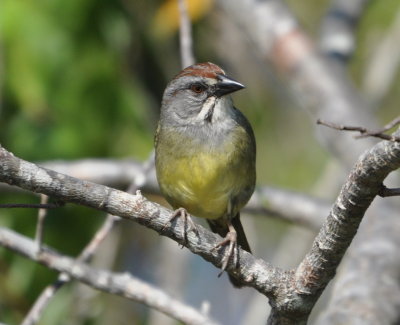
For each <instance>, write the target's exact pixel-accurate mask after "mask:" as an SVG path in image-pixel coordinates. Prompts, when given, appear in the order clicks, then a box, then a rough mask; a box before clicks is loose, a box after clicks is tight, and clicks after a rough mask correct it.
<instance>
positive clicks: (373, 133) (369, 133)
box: [317, 116, 400, 142]
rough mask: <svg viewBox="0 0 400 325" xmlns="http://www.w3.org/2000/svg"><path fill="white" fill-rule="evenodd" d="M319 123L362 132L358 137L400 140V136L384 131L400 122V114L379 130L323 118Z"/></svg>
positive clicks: (334, 127) (336, 128)
mask: <svg viewBox="0 0 400 325" xmlns="http://www.w3.org/2000/svg"><path fill="white" fill-rule="evenodd" d="M317 124H320V125H324V126H327V127H330V128H332V129H335V130H340V131H355V132H360V135H358V136H356V138H365V137H375V138H379V139H383V140H388V141H393V142H400V137H399V136H396V135H391V134H386V133H384V132H386V131H389V130H390V129H392V128H394V127H395V126H397V125H399V124H400V116H399V117H397V118H395V119H394V120H392V121H390V122H389V123H388V124H386V125H385V126H384V127H383V128H381V129H378V130H369V129H367V128H365V127H362V126H350V125H341V124H336V123H332V122H327V121H323V120H321V119H318V120H317Z"/></svg>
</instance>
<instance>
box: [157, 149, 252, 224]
mask: <svg viewBox="0 0 400 325" xmlns="http://www.w3.org/2000/svg"><path fill="white" fill-rule="evenodd" d="M219 151H220V152H221V153H219V154H217V153H215V152H213V153H211V152H209V151H205V150H204V151H203V150H199V151H197V152H196V154H192V155H179V154H177V153H175V154H171V155H169V156H168V157H164V159H163V161H162V163H158V164H157V166H156V167H157V178H158V182H159V184H160V188H161V191H162V193H163V195H164V196H165V197H166V199H167V200H168V202H169V203H170V204H171V205H172V206H173V208H175V209H177V208H179V207H183V208H185V209H186V210H187V211H188V212H189V213H190V214H193V215H195V216H197V217H202V218H208V219H217V218H220V217H222V216H224V215H227V213H228V212H230V213H232V214H233V215H236V213H238V212H239V210H240V209H241V208H242V207H243V205H244V204H246V203H247V201H248V199H249V197H250V195H251V194H252V191H253V186H254V178H255V175H253V170H254V165H252V160H251V159H246V157H245V155H243V154H242V153H241V152H240V148H235V143H232V142H228V143H227V144H226V145H225V146H224V148H219ZM158 160H160V159H158ZM233 198H235V201H234V203H233V204H232V199H233ZM229 205H230V208H231V211H228V207H229Z"/></svg>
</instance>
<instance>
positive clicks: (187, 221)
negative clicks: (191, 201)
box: [162, 208, 198, 242]
mask: <svg viewBox="0 0 400 325" xmlns="http://www.w3.org/2000/svg"><path fill="white" fill-rule="evenodd" d="M178 217H179V218H181V219H182V221H183V227H182V238H183V240H184V241H185V242H187V233H188V232H189V231H191V230H193V231H194V232H195V233H198V229H197V226H196V224H195V223H194V222H193V220H192V218H191V217H190V215H189V214H188V212H187V211H186V209H185V208H178V209H176V210H175V211H174V213H172V215H171V217H170V218H169V220H168V221H167V222H166V223H165V225H164V227H163V228H162V231H164V230H165V229H166V228H167V227H168V226H169V224H170V223H171V222H172V221H173V220H175V219H176V218H178ZM186 228H187V230H186Z"/></svg>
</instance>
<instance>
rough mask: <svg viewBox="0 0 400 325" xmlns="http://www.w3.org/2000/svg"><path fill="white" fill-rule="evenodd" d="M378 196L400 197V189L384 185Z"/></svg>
mask: <svg viewBox="0 0 400 325" xmlns="http://www.w3.org/2000/svg"><path fill="white" fill-rule="evenodd" d="M378 195H379V196H381V197H389V196H400V188H387V187H386V186H384V185H382V188H381V190H380V191H379V193H378Z"/></svg>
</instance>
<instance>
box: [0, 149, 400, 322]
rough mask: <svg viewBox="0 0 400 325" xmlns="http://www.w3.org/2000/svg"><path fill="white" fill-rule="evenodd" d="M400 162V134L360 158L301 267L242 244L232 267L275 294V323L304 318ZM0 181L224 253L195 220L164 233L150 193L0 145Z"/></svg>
mask: <svg viewBox="0 0 400 325" xmlns="http://www.w3.org/2000/svg"><path fill="white" fill-rule="evenodd" d="M399 167H400V143H398V142H389V141H382V142H380V143H378V144H377V145H375V146H374V147H373V148H372V149H370V150H369V151H367V152H366V153H364V154H363V155H362V156H361V157H360V158H359V160H358V162H357V163H356V165H355V166H354V167H353V170H352V171H351V173H350V175H349V177H348V180H347V182H346V183H345V184H344V186H343V187H342V190H341V192H340V194H339V197H338V198H337V200H336V202H335V204H334V205H333V207H332V209H331V212H330V213H329V215H328V218H327V220H326V221H325V223H324V225H323V227H322V228H321V230H320V232H319V234H318V235H317V237H316V239H315V241H314V244H313V246H312V249H311V250H310V252H309V253H308V254H307V255H306V256H305V258H304V259H303V261H302V262H301V263H300V265H299V266H298V268H297V269H296V270H295V272H293V271H283V270H281V269H278V268H275V267H272V266H271V265H269V264H267V263H265V262H264V261H262V260H256V259H255V258H254V257H253V256H252V255H251V254H249V253H247V252H245V251H243V250H241V249H239V252H238V257H239V263H238V265H237V268H236V267H235V265H233V264H232V262H230V263H229V264H228V267H227V271H228V272H229V274H232V275H233V276H235V277H236V278H237V279H239V280H241V281H243V283H244V284H246V285H248V286H251V287H253V288H255V289H256V290H258V291H259V292H261V293H262V294H264V295H266V296H267V297H268V298H269V299H270V302H271V305H272V306H273V308H272V312H271V316H270V318H269V324H277V323H280V324H305V323H306V321H307V318H308V315H309V313H310V312H311V309H312V308H313V306H314V304H315V302H316V301H317V299H318V297H319V296H320V294H321V293H322V291H323V290H324V289H325V287H326V285H327V284H328V282H329V281H330V280H331V279H332V278H333V276H334V274H335V272H336V269H337V267H338V265H339V263H340V261H341V259H342V257H343V255H344V253H345V251H346V250H347V248H348V246H349V245H350V243H351V241H352V239H353V238H354V236H355V234H356V232H357V229H358V226H359V224H360V222H361V220H362V218H363V216H364V214H365V211H366V210H367V209H368V207H369V205H370V204H371V202H372V201H373V199H374V198H375V196H376V195H378V194H379V192H380V191H381V188H382V184H383V181H384V179H385V178H386V176H387V175H388V174H389V173H390V172H391V171H393V170H395V169H397V168H399ZM0 181H5V182H8V183H12V184H14V185H17V186H21V187H23V188H25V189H27V190H31V191H35V192H40V193H43V194H46V195H49V196H53V197H56V198H58V199H61V200H64V201H66V202H74V203H78V204H82V205H86V206H89V207H92V208H95V209H99V210H103V211H107V212H109V213H112V214H115V215H119V216H121V217H124V218H127V219H130V220H133V221H136V222H138V223H140V224H143V225H145V226H147V227H149V228H151V229H153V230H156V231H157V232H159V233H161V234H163V235H165V236H168V237H170V238H172V239H173V240H175V241H177V242H179V243H180V244H181V245H184V246H186V247H187V248H189V249H190V250H191V251H192V252H193V253H195V254H198V255H200V256H202V257H203V258H204V259H206V260H207V261H210V262H211V263H213V264H214V265H215V266H217V267H219V266H220V261H221V258H222V256H223V254H222V252H215V250H213V249H212V248H213V247H215V245H216V243H217V242H218V240H220V238H219V236H218V235H215V234H213V233H211V232H210V231H207V230H206V229H204V228H203V227H201V226H197V228H198V233H195V232H189V234H188V236H187V238H184V235H182V227H183V225H182V222H181V221H180V220H177V222H176V224H174V225H172V226H171V227H170V228H169V229H166V231H165V232H164V233H163V229H164V225H165V223H166V222H167V220H169V217H170V214H171V211H170V210H168V209H165V208H163V207H161V206H159V205H157V204H155V203H152V202H149V201H147V200H146V199H144V197H143V196H141V194H140V193H137V194H136V195H129V194H127V193H125V192H121V191H118V190H114V189H111V188H107V187H105V186H102V185H97V184H93V183H90V182H85V181H80V180H78V179H75V178H72V177H69V176H66V175H62V174H58V173H56V172H54V171H51V170H47V169H44V168H40V167H38V166H36V165H34V164H32V163H29V162H26V161H23V160H21V159H19V158H17V157H15V156H13V155H12V154H11V153H9V152H8V151H6V150H5V149H4V148H0ZM185 239H187V240H185ZM4 245H7V241H5V242H4ZM39 255H41V254H39ZM29 257H30V255H29ZM36 258H40V257H36ZM50 267H51V265H50Z"/></svg>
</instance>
